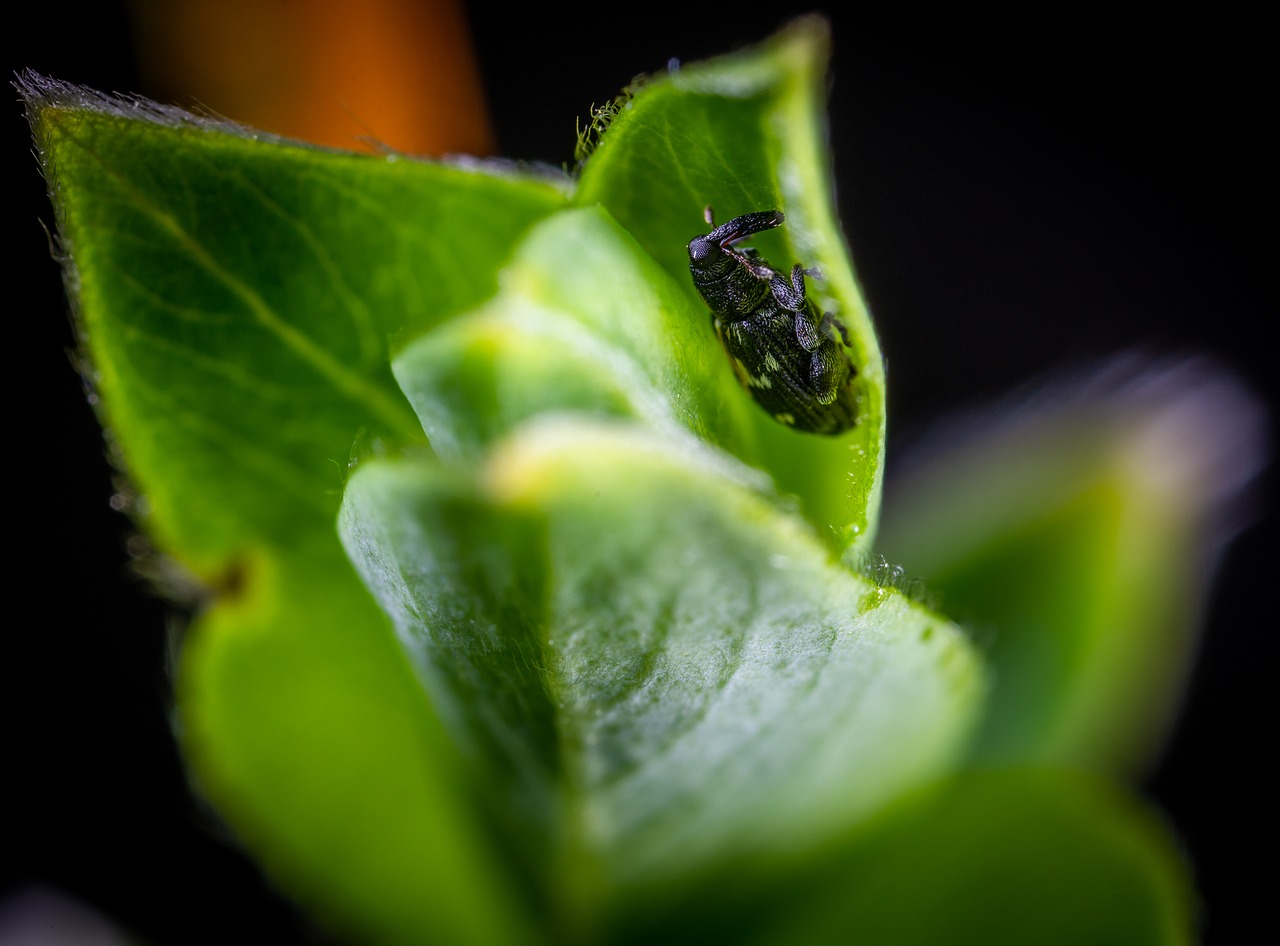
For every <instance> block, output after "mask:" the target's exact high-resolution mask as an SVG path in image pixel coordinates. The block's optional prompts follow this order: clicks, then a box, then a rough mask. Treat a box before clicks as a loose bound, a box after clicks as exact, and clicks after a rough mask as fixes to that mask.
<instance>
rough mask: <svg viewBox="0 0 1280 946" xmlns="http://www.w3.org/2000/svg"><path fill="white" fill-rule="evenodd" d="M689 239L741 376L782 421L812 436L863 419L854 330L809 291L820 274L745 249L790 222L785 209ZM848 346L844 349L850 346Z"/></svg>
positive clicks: (703, 291) (693, 267) (694, 264)
mask: <svg viewBox="0 0 1280 946" xmlns="http://www.w3.org/2000/svg"><path fill="white" fill-rule="evenodd" d="M704 217H705V218H706V221H707V226H709V227H711V228H712V230H711V232H710V233H705V234H703V235H702V236H696V237H694V238H693V239H692V240H691V241H690V242H689V271H690V273H692V274H693V285H694V288H696V289H697V290H698V294H699V295H700V296H702V301H703V302H705V303H706V304H707V308H709V309H710V310H711V324H712V326H713V327H714V328H715V332H716V335H717V336H718V337H719V338H720V344H721V345H723V346H724V350H725V352H726V353H727V354H728V356H729V361H730V363H731V364H732V366H733V370H734V373H735V374H736V375H737V377H738V380H739V381H740V382H741V383H742V386H743V387H745V388H746V389H747V391H748V392H750V394H751V396H752V397H753V398H754V399H755V401H756V403H757V404H759V405H760V406H761V407H762V408H764V409H765V411H767V412H768V413H769V415H770V416H771V417H773V418H774V420H776V421H778V422H779V423H782V424H786V425H787V426H788V427H792V428H794V429H796V430H802V431H805V432H806V433H812V434H828V435H834V434H839V433H843V432H844V431H846V430H848V429H849V428H850V427H852V426H854V425H855V424H856V423H857V422H858V405H857V397H856V393H855V388H854V380H855V379H856V378H857V376H858V369H857V368H856V367H854V364H853V361H852V360H851V359H850V358H849V353H848V351H847V349H846V348H845V347H844V346H847V345H848V344H849V332H848V329H846V328H845V326H844V324H843V323H842V322H840V320H839V319H837V318H836V317H835V316H834V315H832V314H831V313H830V312H824V313H822V314H821V315H820V314H819V313H818V307H817V306H816V305H814V303H813V302H812V301H811V300H810V299H809V298H808V296H807V295H806V294H805V285H804V280H805V277H806V276H813V277H814V278H820V275H819V273H818V272H817V271H816V270H812V269H805V268H804V266H802V265H801V264H799V263H797V264H796V265H795V266H794V267H793V268H792V270H791V274H790V276H789V277H788V276H786V275H783V274H781V273H779V272H777V271H776V270H774V268H773V267H772V266H770V265H769V264H768V262H766V261H765V260H764V259H762V258H761V257H760V254H759V253H758V252H756V250H755V249H754V248H750V247H739V246H738V245H737V244H738V243H740V242H741V241H743V240H745V239H747V238H748V237H750V236H752V235H754V234H756V233H760V232H762V231H764V230H772V229H773V228H774V227H778V226H781V225H782V222H783V220H784V219H785V217H784V216H783V213H782V211H781V210H761V211H757V212H756V213H748V214H743V215H742V216H740V217H734V218H733V219H732V220H730V221H729V222H728V223H722V224H720V226H718V227H717V226H716V225H715V218H714V216H713V214H712V211H711V208H710V207H708V208H707V209H706V212H705V213H704ZM841 342H843V343H844V344H843V345H842V344H841Z"/></svg>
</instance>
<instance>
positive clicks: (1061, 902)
mask: <svg viewBox="0 0 1280 946" xmlns="http://www.w3.org/2000/svg"><path fill="white" fill-rule="evenodd" d="M683 894H684V896H683V902H682V904H681V905H680V906H676V907H673V906H668V909H667V911H664V912H659V913H656V914H655V913H653V912H645V913H644V914H643V915H634V916H633V915H627V916H625V917H623V918H621V920H620V923H619V925H620V927H621V928H622V930H623V931H624V933H623V935H622V936H621V937H619V941H620V942H621V943H623V944H627V943H644V942H653V941H654V939H655V938H656V937H657V936H658V935H660V934H661V933H664V932H665V931H667V930H672V929H674V930H679V931H680V935H679V938H677V939H676V940H675V942H687V943H698V942H707V941H710V940H715V941H719V942H735V943H743V944H751V946H766V944H775V943H875V944H876V946H923V944H933V943H949V944H955V946H970V944H972V946H1001V944H1009V946H1021V944H1026V943H1036V944H1043V946H1054V944H1063V946H1067V944H1071V946H1075V944H1079V943H1089V944H1091V946H1092V944H1097V946H1185V944H1188V943H1191V942H1193V941H1194V936H1193V928H1194V918H1193V903H1192V896H1191V888H1190V884H1189V880H1188V877H1187V875H1186V871H1185V869H1184V867H1183V865H1182V862H1181V859H1180V858H1179V856H1178V853H1177V851H1176V850H1175V849H1174V847H1173V845H1172V844H1171V842H1170V839H1169V837H1168V834H1167V832H1166V831H1165V830H1164V828H1163V826H1162V825H1160V824H1159V823H1157V822H1156V821H1155V820H1154V819H1152V818H1151V817H1150V815H1148V814H1147V813H1145V812H1144V811H1142V810H1141V809H1139V808H1138V807H1137V806H1136V805H1135V804H1134V802H1133V801H1132V800H1131V799H1129V798H1128V797H1126V796H1124V795H1122V794H1120V793H1119V792H1117V791H1115V790H1114V789H1111V788H1109V787H1107V786H1105V785H1103V784H1101V783H1099V782H1096V781H1093V780H1091V779H1087V778H1084V777H1081V776H1080V775H1078V774H1072V773H1068V772H1064V771H1049V770H1039V771H1037V770H1016V769H1015V770H995V771H978V772H968V773H964V774H962V775H958V776H956V777H954V778H951V779H948V780H947V781H945V782H943V783H941V784H938V785H934V786H931V787H929V788H927V789H924V790H920V791H916V792H913V793H910V794H908V795H906V796H905V797H903V798H901V799H899V800H898V801H895V802H894V803H893V804H892V805H891V806H889V807H888V808H886V809H884V810H883V811H881V812H880V813H878V814H877V815H876V817H875V818H873V819H872V820H870V821H869V822H867V823H866V824H864V825H862V826H861V827H859V828H858V829H857V830H856V831H854V832H852V833H849V834H846V835H845V836H843V837H841V838H839V839H836V840H834V841H833V842H832V843H831V844H830V845H828V846H827V848H826V849H825V850H824V851H823V852H821V854H820V855H819V856H817V857H814V858H811V859H810V860H809V861H807V862H806V863H804V864H800V865H796V866H795V867H794V869H793V870H792V871H791V873H790V874H789V876H787V877H785V878H783V879H781V880H780V879H779V878H778V877H777V876H775V875H772V874H764V875H762V876H760V877H759V878H757V879H756V880H755V881H754V882H747V883H741V882H740V883H738V884H737V885H735V886H733V887H727V888H726V887H715V886H713V885H706V886H702V887H694V888H691V889H689V890H686V891H684V892H683Z"/></svg>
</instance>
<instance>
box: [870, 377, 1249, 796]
mask: <svg viewBox="0 0 1280 946" xmlns="http://www.w3.org/2000/svg"><path fill="white" fill-rule="evenodd" d="M1260 432H1261V419H1260V417H1259V415H1258V410H1257V408H1256V405H1255V404H1254V403H1253V402H1252V401H1251V400H1250V398H1249V397H1248V396H1247V395H1246V394H1245V393H1244V392H1243V391H1241V390H1240V388H1239V387H1238V385H1237V384H1236V383H1235V382H1234V381H1232V380H1230V379H1229V378H1226V377H1225V376H1223V375H1222V374H1221V373H1218V372H1216V371H1214V370H1213V369H1212V368H1211V367H1210V366H1206V365H1205V364H1203V363H1199V362H1184V363H1176V364H1171V365H1168V364H1166V365H1153V364H1151V363H1149V362H1141V361H1135V360H1134V359H1121V360H1119V361H1117V362H1116V363H1115V364H1113V365H1112V366H1110V368H1109V369H1108V370H1107V371H1105V372H1102V373H1100V374H1099V375H1097V376H1095V377H1092V378H1082V379H1076V380H1075V382H1074V383H1073V385H1072V389H1071V390H1070V391H1069V392H1068V390H1067V389H1066V388H1065V386H1060V387H1058V388H1055V389H1054V390H1052V391H1050V392H1048V393H1044V394H1042V395H1041V396H1039V397H1038V398H1032V399H1030V401H1029V402H1028V399H1026V398H1024V399H1023V401H1022V402H1021V403H1020V404H1019V406H1018V407H1017V408H1016V409H1014V410H1012V411H1010V412H1007V413H1006V414H1005V415H1003V416H1002V415H998V414H997V415H995V416H993V417H992V416H988V417H986V418H983V419H982V420H981V421H980V422H978V423H973V424H972V425H971V426H970V427H969V428H968V429H967V433H968V434H971V436H966V435H965V433H963V432H962V433H961V434H960V435H956V434H952V435H951V437H950V439H949V442H948V443H947V444H946V445H944V446H943V447H941V448H935V449H934V450H933V451H932V452H928V451H927V448H925V449H923V450H922V451H921V452H928V458H927V459H926V460H923V461H919V462H917V463H916V465H915V468H914V470H913V471H912V472H911V473H909V474H907V475H905V476H904V477H903V478H902V479H901V480H897V481H895V482H894V483H893V484H892V485H891V489H890V492H889V494H888V503H887V505H886V509H885V520H884V526H883V529H882V532H881V539H882V543H881V548H882V549H883V551H884V553H885V554H886V555H887V556H889V557H890V558H891V559H893V560H895V561H900V562H903V563H904V565H905V567H906V569H907V570H908V571H909V572H910V573H911V574H918V575H921V576H923V577H924V578H925V579H926V581H927V582H928V585H929V587H930V589H931V590H932V591H934V592H935V593H936V594H937V596H938V599H939V600H938V604H939V606H940V607H941V608H942V609H943V610H945V611H946V612H947V613H948V614H949V615H951V616H953V617H955V618H956V619H957V620H960V621H961V622H962V623H965V624H967V625H969V626H970V628H971V630H972V633H973V635H974V637H975V638H976V640H977V641H978V643H979V644H980V645H981V646H982V647H983V648H984V650H985V651H986V653H987V655H988V657H989V659H990V661H991V664H992V666H993V669H994V671H995V681H994V690H993V693H992V699H991V702H990V703H989V704H988V707H987V716H986V721H985V723H984V726H983V728H982V730H981V733H980V735H979V740H978V743H977V754H978V756H979V757H980V758H987V759H1003V760H1014V759H1017V760H1035V761H1042V762H1055V763H1066V764H1070V765H1078V766H1084V767H1086V768H1101V769H1110V770H1118V771H1121V772H1129V771H1132V770H1134V769H1136V768H1138V767H1140V766H1141V765H1142V763H1144V762H1145V761H1146V760H1147V758H1148V757H1149V756H1150V754H1151V752H1152V751H1153V749H1154V748H1156V747H1158V746H1159V745H1160V742H1161V740H1162V737H1163V734H1164V732H1165V729H1166V727H1167V726H1168V724H1169V721H1170V717H1171V714H1172V711H1173V709H1174V708H1175V706H1176V703H1177V698H1178V696H1179V694H1180V692H1181V688H1182V682H1183V679H1184V677H1185V674H1186V672H1187V667H1188V663H1189V658H1190V655H1191V652H1192V647H1193V644H1194V633H1195V630H1196V628H1197V626H1198V624H1199V618H1200V609H1201V607H1202V603H1203V594H1204V583H1205V581H1206V580H1207V577H1208V576H1209V574H1210V573H1211V567H1210V560H1211V558H1212V555H1213V551H1214V549H1215V548H1216V547H1217V545H1218V543H1219V542H1220V541H1221V539H1222V538H1223V536H1222V535H1221V532H1222V529H1223V526H1224V524H1226V525H1229V523H1224V521H1223V515H1224V513H1226V512H1229V511H1230V506H1231V503H1232V501H1233V500H1235V499H1236V498H1237V497H1238V494H1239V491H1240V489H1241V487H1242V485H1243V484H1245V483H1247V482H1248V481H1249V480H1250V479H1251V478H1252V477H1253V476H1254V475H1255V473H1256V471H1257V469H1258V465H1259V462H1260V456H1259V453H1260V448H1259V444H1260V442H1261V436H1260ZM907 465H908V466H910V464H907Z"/></svg>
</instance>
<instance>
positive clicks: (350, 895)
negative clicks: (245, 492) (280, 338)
mask: <svg viewBox="0 0 1280 946" xmlns="http://www.w3.org/2000/svg"><path fill="white" fill-rule="evenodd" d="M254 564H255V567H253V568H251V569H248V570H247V571H246V582H247V584H246V585H245V586H244V587H243V588H241V589H240V590H239V594H238V595H236V596H235V597H229V596H228V597H224V598H223V599H222V600H221V601H220V602H219V604H218V605H217V606H216V607H214V608H213V609H212V610H211V611H209V612H208V613H206V614H204V615H203V616H201V618H200V619H199V620H198V621H197V622H196V624H195V626H194V627H193V629H192V632H191V634H190V637H189V638H188V641H187V645H186V648H185V649H184V653H183V660H182V665H181V676H180V679H179V684H180V697H181V709H182V730H183V736H184V740H183V742H184V745H185V748H186V752H187V755H188V758H189V760H190V761H191V763H192V764H193V765H194V767H195V769H196V771H197V772H198V773H199V775H200V776H201V780H202V784H203V787H204V789H205V790H206V791H207V792H208V794H209V795H210V796H211V797H212V799H213V800H214V801H215V802H216V803H217V805H218V808H219V810H220V811H221V812H222V814H223V815H224V816H225V817H226V818H228V819H229V820H230V822H231V823H232V824H233V825H235V826H236V828H237V829H238V830H239V832H240V834H241V836H242V837H243V838H244V839H245V840H246V841H247V842H248V843H249V844H251V845H252V847H253V849H254V850H255V852H256V853H257V855H258V857H259V859H260V860H261V862H262V863H263V865H264V866H265V867H266V868H268V870H270V872H271V873H272V875H273V876H275V877H277V878H279V879H280V880H281V881H282V882H284V883H285V885H286V889H287V890H288V891H290V892H291V893H292V894H293V895H294V896H295V897H297V898H298V899H299V900H300V901H301V902H302V903H303V904H305V905H306V906H307V907H308V908H310V909H311V911H312V912H313V913H314V915H316V916H317V917H318V918H320V919H322V920H324V921H325V922H326V923H327V924H329V925H331V926H333V927H334V928H336V929H339V930H342V931H343V932H345V933H347V934H349V935H351V936H352V937H354V938H355V939H356V940H357V941H361V942H364V941H373V942H386V943H406V944H407V943H421V942H441V943H472V944H477V946H479V944H501V943H530V942H535V941H536V940H537V933H536V927H535V926H534V921H533V920H532V919H531V917H530V913H529V909H528V907H527V904H526V902H525V901H524V900H523V899H522V894H521V893H520V891H519V890H518V888H517V887H516V886H515V884H514V882H513V881H514V878H513V876H512V872H511V870H510V867H509V866H508V865H507V864H505V863H503V861H502V858H501V852H500V851H499V850H497V849H496V848H495V847H494V845H493V844H492V843H491V842H490V840H489V833H488V829H487V827H486V826H485V825H484V824H483V823H482V822H481V820H480V819H479V818H478V817H477V811H476V809H475V806H474V805H473V804H471V802H470V800H469V795H470V792H471V786H470V785H469V784H468V783H467V781H466V780H465V778H463V775H462V773H463V771H464V767H463V765H462V764H461V760H460V759H459V757H458V753H457V750H456V749H455V747H454V746H453V744H452V742H451V740H450V739H449V738H448V737H447V735H446V734H445V733H444V731H443V730H442V728H441V727H440V725H439V723H438V722H437V719H436V714H435V712H434V710H433V709H432V707H431V706H430V705H429V703H428V702H427V700H426V699H425V695H424V694H423V692H422V688H421V686H420V685H419V684H418V682H417V680H416V679H415V678H414V675H413V672H412V670H411V669H410V667H409V665H408V662H407V661H406V660H405V658H404V654H403V652H402V651H401V650H400V648H399V647H398V646H397V645H396V644H395V642H394V640H393V639H392V638H391V635H390V633H389V632H388V629H387V627H386V619H385V617H384V616H383V615H382V613H381V612H380V611H379V610H378V608H377V606H376V605H375V604H374V602H373V601H372V600H371V599H370V598H369V597H368V595H367V593H366V592H365V590H364V588H363V587H362V586H361V584H360V582H359V579H358V578H357V577H356V575H355V574H354V573H353V571H352V570H351V567H350V565H349V564H348V563H347V561H346V560H345V558H343V557H342V555H341V551H340V549H338V548H337V547H336V542H335V543H334V544H333V545H331V546H326V547H321V548H317V549H316V550H315V551H314V552H313V553H311V554H306V555H297V556H290V557H283V558H268V559H264V560H263V561H261V562H255V563H254Z"/></svg>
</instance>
